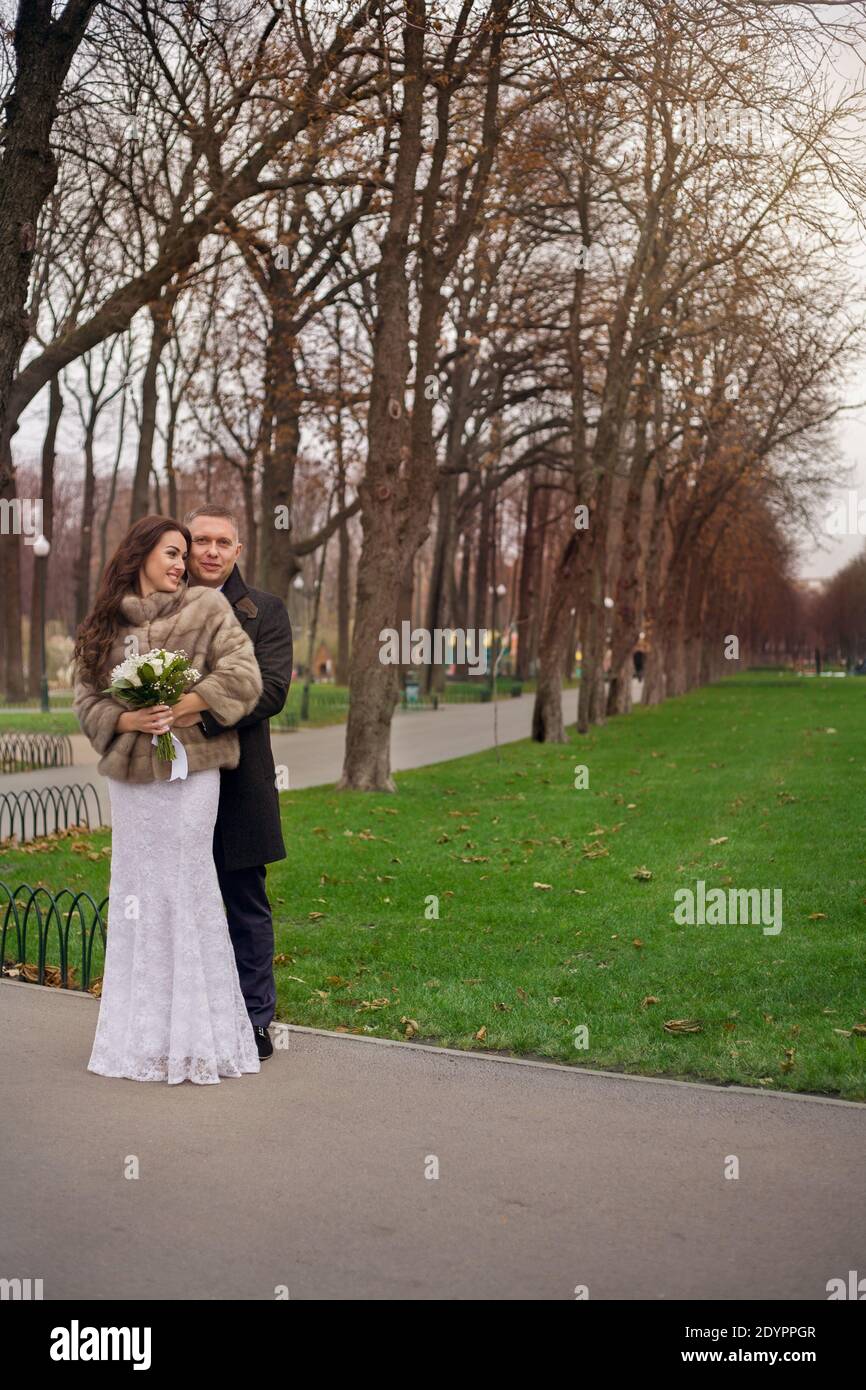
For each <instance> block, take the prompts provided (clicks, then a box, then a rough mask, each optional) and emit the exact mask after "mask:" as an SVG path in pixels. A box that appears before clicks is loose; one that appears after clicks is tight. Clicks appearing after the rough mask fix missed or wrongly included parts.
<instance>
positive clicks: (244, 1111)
mask: <svg viewBox="0 0 866 1390" xmlns="http://www.w3.org/2000/svg"><path fill="white" fill-rule="evenodd" d="M97 1007H98V1006H97V1002H96V1001H95V1000H94V999H91V998H89V997H87V996H85V995H75V994H67V993H64V992H62V991H60V990H47V989H40V988H39V987H38V986H30V985H22V984H17V983H13V982H11V981H5V982H0V1047H2V1056H3V1069H2V1079H0V1106H2V1115H3V1117H4V1123H3V1125H2V1139H0V1163H2V1172H3V1183H2V1217H0V1229H2V1245H0V1250H2V1253H0V1277H5V1278H15V1277H19V1278H27V1277H30V1278H31V1279H36V1278H41V1279H43V1281H44V1285H43V1290H44V1297H45V1298H46V1299H73V1298H76V1299H77V1298H83V1299H110V1298H120V1299H266V1300H272V1299H273V1298H274V1296H275V1294H274V1291H275V1289H277V1288H281V1287H283V1288H285V1289H287V1291H288V1295H289V1297H290V1298H292V1299H328V1300H344V1299H345V1300H348V1299H359V1300H378V1299H408V1300H427V1299H436V1300H439V1299H442V1300H451V1299H460V1300H474V1299H490V1300H508V1299H520V1300H535V1299H552V1300H566V1301H571V1300H573V1299H574V1298H575V1290H576V1289H577V1288H578V1287H579V1286H585V1287H586V1288H587V1290H588V1293H589V1297H590V1299H594V1300H598V1299H650V1300H654V1299H659V1300H661V1299H735V1298H742V1299H756V1300H768V1299H808V1300H813V1299H814V1300H826V1298H827V1291H826V1286H827V1281H828V1280H829V1279H832V1278H836V1277H840V1278H843V1279H845V1280H846V1281H847V1279H848V1276H849V1271H850V1270H859V1271H860V1272H861V1273H862V1272H863V1270H864V1264H863V1259H864V1250H866V1200H864V1199H866V1170H864V1164H863V1152H864V1145H866V1107H864V1106H858V1105H852V1104H847V1103H845V1102H839V1101H827V1100H823V1101H822V1100H819V1099H809V1098H797V1097H790V1096H785V1095H782V1094H780V1093H773V1092H758V1091H747V1090H743V1089H737V1088H730V1089H721V1088H718V1089H717V1088H713V1087H710V1086H701V1085H686V1084H682V1083H678V1082H670V1081H651V1080H642V1079H636V1078H633V1077H625V1076H615V1075H612V1074H609V1073H600V1072H587V1071H583V1070H577V1069H571V1068H568V1067H562V1066H555V1065H546V1064H539V1063H534V1062H522V1061H509V1060H507V1059H500V1058H495V1057H489V1056H483V1055H480V1054H474V1053H460V1052H454V1051H450V1050H445V1049H439V1048H435V1047H420V1046H414V1045H412V1044H410V1043H399V1042H395V1043H391V1042H387V1041H380V1040H374V1039H363V1038H357V1037H349V1036H340V1035H337V1034H332V1033H330V1034H329V1033H322V1032H318V1031H316V1030H312V1029H304V1028H281V1029H279V1030H278V1034H279V1035H278V1037H277V1039H276V1040H277V1043H278V1046H277V1048H276V1050H275V1052H274V1056H273V1057H272V1058H271V1059H270V1060H268V1061H267V1062H265V1063H263V1065H262V1070H261V1072H260V1073H258V1074H256V1075H252V1076H243V1077H238V1078H234V1079H224V1080H222V1081H221V1082H220V1084H219V1085H217V1086H195V1085H192V1084H191V1083H184V1084H183V1085H180V1086H171V1087H170V1086H168V1085H165V1084H163V1083H159V1082H135V1081H121V1080H109V1079H108V1078H105V1077H100V1076H95V1075H93V1074H92V1073H90V1072H88V1071H87V1069H86V1066H87V1060H88V1057H89V1055H90V1047H91V1044H92V1041H93V1033H94V1029H95V1026H96V1011H97ZM283 1041H285V1042H286V1043H287V1047H285V1048H283V1047H281V1046H279V1044H280V1043H281V1042H283ZM732 1155H733V1156H736V1158H737V1159H738V1160H739V1173H740V1176H739V1178H738V1179H726V1178H725V1176H724V1174H725V1167H726V1165H728V1166H730V1156H732ZM133 1163H135V1164H136V1165H137V1174H138V1175H137V1176H136V1177H129V1176H127V1174H128V1173H129V1172H130V1171H132V1170H133ZM428 1174H437V1176H428ZM800 1320H801V1321H803V1320H804V1319H802V1318H801V1319H800Z"/></svg>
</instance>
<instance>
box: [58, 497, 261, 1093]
mask: <svg viewBox="0 0 866 1390" xmlns="http://www.w3.org/2000/svg"><path fill="white" fill-rule="evenodd" d="M189 547H190V534H189V532H188V531H187V529H186V527H185V526H182V525H180V523H179V522H177V521H174V520H172V519H171V518H170V517H162V516H146V517H143V518H142V519H141V520H140V521H137V522H136V523H135V524H134V525H133V526H132V527H131V529H130V530H129V532H128V534H127V535H126V537H125V538H124V540H123V541H122V542H121V544H120V546H119V547H118V549H117V552H116V553H115V555H114V556H113V557H112V559H111V561H110V562H109V564H108V566H107V567H106V570H105V574H104V575H103V578H102V583H101V584H100V586H99V591H98V593H97V595H96V599H95V601H94V605H93V608H92V609H91V611H90V613H89V614H88V615H87V617H86V618H85V620H84V622H83V623H82V625H81V627H80V628H79V630H78V634H77V641H76V646H75V662H76V667H75V673H76V679H75V693H74V699H73V709H74V710H75V713H76V715H77V716H78V721H79V723H80V724H81V727H82V729H83V730H84V732H85V734H86V735H87V738H88V739H89V740H90V742H91V744H92V745H93V747H94V748H95V750H96V752H97V753H99V754H100V755H101V756H100V761H99V771H100V772H101V773H102V775H103V776H104V777H106V778H107V779H108V787H109V797H110V801H111V823H112V836H111V838H112V857H111V886H110V891H109V900H108V928H107V936H106V948H105V969H104V973H103V983H102V999H101V1002H100V1007H99V1020H98V1023H97V1027H96V1038H95V1040H94V1044H93V1051H92V1053H91V1056H90V1061H89V1062H88V1070H89V1071H93V1072H98V1073H99V1074H100V1075H101V1076H125V1077H129V1078H130V1079H132V1080H134V1081H167V1082H169V1084H174V1083H176V1082H180V1081H194V1082H197V1083H199V1084H216V1083H218V1082H219V1079H220V1077H221V1076H240V1075H241V1074H242V1073H244V1072H257V1071H259V1069H260V1062H259V1056H258V1050H257V1048H256V1041H255V1034H254V1033H253V1030H252V1027H251V1025H250V1020H249V1016H248V1014H247V1009H246V1005H245V1003H244V998H243V995H242V993H241V988H240V982H239V980H238V972H237V966H236V964H235V957H234V951H233V948H232V944H231V939H230V937H229V931H228V925H227V922H226V917H225V910H224V908H223V903H222V898H221V896H220V890H219V885H218V882H217V874H216V868H215V866H214V861H213V831H214V821H215V819H216V814H217V806H218V802H219V790H220V774H219V769H220V768H221V767H236V766H237V763H238V758H239V745H238V736H237V734H236V733H234V732H233V731H231V730H227V731H226V732H225V733H222V734H219V735H218V736H216V737H212V738H206V737H205V735H204V732H203V730H202V728H201V724H200V721H199V716H200V714H201V711H202V710H204V709H209V710H212V711H213V713H214V715H215V716H216V718H217V719H218V720H219V721H220V722H221V723H223V724H235V723H236V722H237V721H238V720H239V719H242V718H243V717H244V715H246V714H248V713H249V712H250V711H251V710H252V709H253V708H254V706H255V704H256V702H257V700H258V698H259V695H260V693H261V689H262V679H261V673H260V671H259V668H258V664H257V662H256V659H255V655H254V652H253V646H252V643H251V642H250V639H249V637H248V636H247V635H246V633H245V632H244V630H243V628H242V627H241V626H240V624H239V623H238V621H237V619H236V618H235V615H234V613H233V612H232V610H231V606H230V605H229V603H228V600H227V599H226V598H224V596H223V595H222V594H221V593H219V592H218V591H217V590H215V589H210V588H208V587H206V586H204V585H202V586H200V587H194V588H189V587H188V585H187V582H186V558H187V554H188V551H189ZM156 647H163V648H166V649H167V650H172V651H178V650H181V651H184V652H186V654H187V656H188V657H189V660H190V662H191V664H192V666H193V667H194V668H195V669H196V670H197V671H199V672H201V676H202V679H201V680H200V681H199V682H198V683H197V684H196V686H195V688H194V690H191V691H189V692H188V693H187V694H186V695H184V696H182V698H181V699H180V701H179V702H178V703H177V704H176V705H173V706H171V707H169V706H168V705H157V706H155V707H151V708H147V709H138V710H130V709H128V708H127V707H126V706H125V705H123V704H122V703H121V702H120V701H118V700H116V699H115V698H114V696H112V695H106V694H105V693H104V692H105V687H106V686H107V685H108V683H109V680H110V674H111V671H112V668H113V667H114V666H116V665H118V664H119V663H120V662H121V661H123V660H124V659H125V658H126V657H128V656H130V655H139V654H141V655H143V654H144V653H145V652H147V651H150V650H152V649H153V648H156ZM166 732H171V734H172V735H173V737H174V738H175V739H176V740H178V742H179V743H181V744H183V749H179V748H177V747H176V749H175V751H176V752H177V753H180V754H181V756H180V757H178V758H177V759H176V760H175V761H174V762H164V761H160V760H158V759H157V755H156V747H155V744H156V737H155V736H156V735H158V734H160V733H166ZM184 752H185V753H186V771H184V758H183V756H182V754H183V753H184Z"/></svg>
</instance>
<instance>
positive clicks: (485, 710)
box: [0, 690, 577, 824]
mask: <svg viewBox="0 0 866 1390" xmlns="http://www.w3.org/2000/svg"><path fill="white" fill-rule="evenodd" d="M534 699H535V697H534V695H521V696H520V697H519V698H516V699H511V700H500V701H499V702H498V716H497V717H498V722H499V741H500V743H513V742H515V741H516V740H517V739H521V738H528V737H529V735H530V732H531V729H532V707H533V703H534ZM562 708H563V715H564V718H565V720H566V723H571V724H573V723H574V722H575V719H576V717H577V691H576V690H566V691H564V692H563V697H562ZM345 741H346V727H345V725H344V724H334V725H330V726H328V727H326V728H322V729H300V730H298V731H297V732H296V733H279V732H278V731H276V730H273V731H272V733H271V743H272V745H273V749H274V761H275V762H276V763H277V764H278V765H279V764H282V765H284V766H285V767H287V768H288V770H289V783H290V786H291V787H292V788H300V787H319V786H326V785H328V784H329V783H331V782H336V781H337V779H338V778H339V776H340V773H341V771H342V768H343V748H344V746H345ZM72 745H73V753H74V757H75V765H74V767H65V768H45V769H44V771H38V772H16V773H7V774H6V775H5V776H0V793H2V792H8V791H13V792H14V791H20V790H22V789H24V788H27V787H29V788H37V787H56V786H67V785H69V784H70V783H73V782H78V783H81V782H91V783H92V784H93V785H94V786H95V787H96V789H97V792H98V794H99V800H100V804H101V807H102V811H103V818H104V820H105V821H106V824H107V823H108V822H109V815H110V808H109V803H108V787H107V785H106V783H105V780H104V778H102V777H100V776H99V773H98V772H97V771H96V764H97V762H98V761H99V756H98V754H97V753H95V752H94V750H93V748H92V747H91V745H90V744H89V743H88V741H87V739H86V738H85V737H84V735H83V734H73V735H72ZM492 747H493V706H492V705H489V704H488V705H482V704H477V705H476V704H465V705H443V706H440V708H439V709H438V710H426V709H425V710H415V711H412V712H411V713H408V712H403V711H398V712H397V714H395V716H394V722H393V725H392V727H391V765H392V767H393V768H394V770H395V771H397V772H399V771H402V770H404V769H406V768H410V767H424V766H426V764H428V763H439V762H445V761H447V760H448V759H449V758H462V757H464V756H465V755H466V754H467V753H478V752H480V751H481V750H482V749H484V748H492Z"/></svg>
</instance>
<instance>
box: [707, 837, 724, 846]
mask: <svg viewBox="0 0 866 1390" xmlns="http://www.w3.org/2000/svg"><path fill="white" fill-rule="evenodd" d="M727 843H728V837H727V835H718V836H717V837H716V838H715V839H712V838H711V839H710V844H711V845H726V844H727Z"/></svg>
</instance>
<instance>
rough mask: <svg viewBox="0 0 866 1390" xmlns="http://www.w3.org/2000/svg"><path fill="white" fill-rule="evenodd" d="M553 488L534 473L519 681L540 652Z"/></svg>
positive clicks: (520, 609)
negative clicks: (537, 478)
mask: <svg viewBox="0 0 866 1390" xmlns="http://www.w3.org/2000/svg"><path fill="white" fill-rule="evenodd" d="M550 491H551V490H550V488H549V487H548V486H545V485H544V475H543V474H542V477H541V480H540V482H539V481H536V479H535V477H534V476H533V475H530V478H529V488H528V493H527V498H526V524H525V527H524V532H523V554H522V555H521V560H520V585H519V589H518V600H517V633H518V637H517V671H516V675H517V678H518V680H528V679H529V677H530V676H531V675H532V673H533V667H534V665H535V661H536V657H537V654H538V633H539V627H540V615H541V597H542V594H541V587H542V581H543V576H544V540H545V534H546V529H547V516H548V511H549V508H550Z"/></svg>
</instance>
